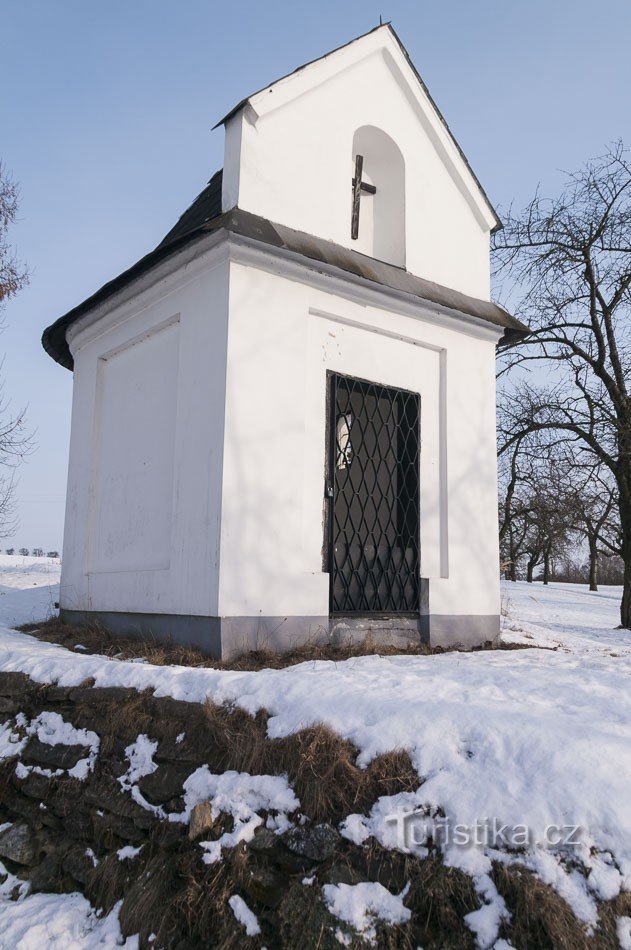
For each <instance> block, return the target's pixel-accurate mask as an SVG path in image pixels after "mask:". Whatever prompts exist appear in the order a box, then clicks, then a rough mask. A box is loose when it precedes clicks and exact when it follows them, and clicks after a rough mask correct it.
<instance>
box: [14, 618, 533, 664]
mask: <svg viewBox="0 0 631 950" xmlns="http://www.w3.org/2000/svg"><path fill="white" fill-rule="evenodd" d="M19 629H20V630H21V631H22V632H23V633H29V634H31V635H32V636H34V637H37V638H38V639H40V640H45V641H47V642H49V643H59V644H61V645H62V646H64V647H66V648H67V649H69V650H75V649H76V647H77V646H79V647H80V648H85V649H79V650H77V652H78V653H83V654H85V653H98V654H100V655H101V656H107V657H110V658H111V659H119V660H132V659H145V660H147V661H148V662H149V663H152V664H154V665H155V666H193V667H208V668H211V669H223V670H240V671H254V670H262V669H272V670H280V669H285V668H286V667H288V666H295V665H296V664H298V663H307V662H316V661H318V660H329V661H332V662H337V663H341V662H343V661H345V660H349V659H353V658H354V657H360V656H428V655H432V654H439V653H446V652H450V649H453V650H456V649H458V648H456V647H454V648H450V649H447V648H444V647H433V648H432V647H429V646H428V645H427V644H425V643H409V644H408V645H406V646H387V645H384V644H382V645H380V644H379V643H378V642H376V641H375V640H374V639H373V638H371V637H370V636H369V637H367V638H366V639H365V640H364V641H363V642H359V641H358V642H356V643H350V644H345V645H341V646H334V645H333V644H327V643H324V644H323V643H318V642H317V641H316V640H314V641H313V642H310V643H306V644H304V645H303V646H300V647H295V648H294V649H293V650H289V651H288V652H286V653H274V652H273V651H271V650H250V651H245V652H244V653H242V654H241V655H239V656H236V657H234V658H233V659H231V660H227V661H221V660H213V659H212V658H211V657H209V656H207V655H206V654H205V653H203V652H202V651H201V650H199V649H197V648H196V647H187V646H181V645H179V644H177V643H173V642H169V641H163V640H157V639H155V638H152V637H138V638H135V637H123V636H119V635H117V634H113V633H110V632H109V631H108V630H106V629H105V628H103V627H101V626H99V625H98V624H81V625H75V624H69V623H65V622H64V621H63V620H61V619H59V618H53V619H52V620H48V621H46V622H45V623H39V624H38V623H30V624H24V625H23V626H21V627H19ZM476 649H480V650H482V649H484V650H486V649H511V650H512V649H514V650H517V649H525V647H523V646H522V645H518V644H503V643H501V642H499V643H495V644H492V643H490V642H489V643H487V644H485V645H484V646H483V647H478V648H476Z"/></svg>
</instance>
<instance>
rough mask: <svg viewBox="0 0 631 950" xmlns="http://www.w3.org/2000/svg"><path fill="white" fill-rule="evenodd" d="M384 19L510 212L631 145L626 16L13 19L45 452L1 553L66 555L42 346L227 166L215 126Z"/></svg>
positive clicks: (277, 11)
mask: <svg viewBox="0 0 631 950" xmlns="http://www.w3.org/2000/svg"><path fill="white" fill-rule="evenodd" d="M380 14H381V15H382V16H383V18H384V20H387V19H390V20H392V22H393V24H394V26H395V28H396V29H397V31H398V33H399V35H400V36H401V38H402V40H403V42H404V43H405V45H406V46H407V48H408V50H409V52H410V54H411V56H412V59H413V60H414V62H415V64H416V66H417V68H418V69H419V71H420V73H421V75H422V76H423V78H424V79H425V81H426V83H427V85H428V86H429V88H430V91H431V92H432V94H433V96H434V98H435V99H436V101H437V102H438V105H439V106H440V108H441V110H442V111H443V114H444V115H445V117H446V119H447V121H448V122H449V124H450V126H451V128H452V130H453V132H454V134H455V135H456V137H457V139H458V141H459V142H460V145H461V146H462V148H463V149H464V151H465V152H466V154H467V156H468V158H469V160H470V162H471V164H472V165H473V167H474V169H475V171H476V173H477V174H478V176H479V178H480V179H481V181H482V183H483V185H484V186H485V188H486V190H487V192H488V194H489V196H490V197H491V200H492V201H493V202H494V203H495V204H496V206H498V207H499V209H500V211H501V209H502V207H506V206H507V205H509V204H510V203H511V202H515V203H516V204H517V205H523V204H524V203H525V202H526V201H527V200H528V198H529V197H530V196H531V195H532V193H533V191H534V189H535V188H536V186H537V185H538V184H539V183H541V186H542V190H543V191H544V192H551V191H554V190H555V189H556V188H558V186H559V184H560V179H561V172H560V170H561V169H567V170H571V169H574V168H576V167H578V166H579V165H580V164H581V163H582V162H583V161H584V160H585V159H586V158H589V157H591V156H593V155H596V154H599V153H600V152H601V151H602V149H603V147H604V146H605V145H606V144H607V143H608V142H611V141H612V140H614V139H618V138H622V139H624V140H625V141H626V142H627V144H631V129H630V128H629V125H630V123H631V118H630V109H629V90H631V56H629V50H628V43H629V36H631V4H630V3H629V0H600V2H599V3H597V4H596V3H594V2H593V0H441V2H437V0H434V2H428V0H415V2H404V0H391V2H387V0H377V2H373V0H363V2H361V3H360V2H355V0H346V2H340V0H337V2H331V0H320V2H318V3H317V4H314V3H309V4H306V3H299V2H293V3H289V2H286V0H280V2H279V0H277V2H276V3H261V2H258V3H254V2H240V0H233V2H232V3H230V4H224V3H222V4H219V3H211V2H208V0H206V2H204V0H179V2H175V0H171V2H165V0H107V3H98V4H97V3H96V2H90V0H56V2H55V3H51V2H50V0H20V3H19V4H18V3H6V4H3V12H2V24H3V38H2V57H1V64H0V70H1V72H2V74H3V75H2V77H1V80H2V82H1V86H0V88H2V90H3V102H2V134H1V137H0V158H1V159H2V160H3V161H4V163H5V164H6V165H7V166H8V168H9V169H10V170H11V171H12V173H13V175H14V177H15V178H16V179H17V180H18V181H19V182H20V185H21V190H22V205H21V212H20V221H19V223H18V226H17V227H16V228H15V229H14V231H13V238H14V240H15V242H16V243H17V245H18V250H19V253H20V255H21V256H22V257H23V258H24V259H25V260H26V261H27V262H28V264H29V266H30V268H31V271H32V279H31V284H30V286H29V287H28V288H27V289H26V290H25V291H24V292H23V293H22V294H21V295H20V296H19V297H18V298H16V299H15V300H14V301H12V302H11V303H10V304H9V306H8V308H7V313H6V324H7V326H6V329H5V330H4V333H3V335H2V336H1V337H0V351H1V352H4V353H5V363H4V376H5V385H6V392H7V395H8V396H10V398H11V399H12V401H13V403H14V405H15V406H21V405H24V404H27V405H28V418H29V423H30V425H31V427H32V428H33V429H35V430H36V436H35V440H36V444H37V450H36V451H35V453H34V454H33V455H32V456H31V458H30V459H29V461H28V463H27V464H26V465H25V466H23V467H22V469H21V470H20V485H19V489H18V497H17V500H18V514H19V518H20V527H19V529H18V531H17V534H16V536H15V538H13V539H7V540H5V541H2V542H1V544H2V547H3V548H4V547H6V546H8V545H9V544H15V545H16V546H22V545H25V546H27V547H29V548H30V547H33V546H41V547H44V548H46V549H51V548H60V547H61V542H62V534H63V512H64V494H65V486H66V467H67V453H68V440H69V432H70V407H71V390H72V377H71V374H70V373H69V372H68V371H67V370H64V369H62V368H61V367H60V366H58V365H57V364H56V363H54V362H53V361H52V360H51V359H50V358H49V357H47V356H46V355H45V353H44V351H43V350H42V349H41V346H40V335H41V332H42V330H43V328H44V327H45V326H46V325H47V324H48V323H50V322H52V321H53V320H54V319H55V318H56V317H58V316H60V315H61V314H63V313H65V312H66V311H67V310H68V309H70V308H71V307H72V306H74V305H75V304H77V303H79V302H80V301H81V300H82V299H84V298H85V297H86V296H88V295H89V294H90V293H92V292H93V291H94V290H96V289H97V288H98V287H99V286H100V285H101V284H103V283H104V282H105V281H106V280H108V279H109V278H111V277H113V276H115V275H116V274H117V273H119V272H120V271H121V270H123V269H125V268H126V267H128V266H129V265H130V264H132V263H133V262H134V261H135V260H137V259H138V258H139V257H141V256H142V255H143V254H144V253H146V252H147V251H148V250H150V249H151V248H152V247H154V246H155V244H156V243H157V242H158V241H159V240H160V238H161V237H162V236H163V235H164V233H165V232H166V231H167V230H168V229H169V228H170V227H171V225H172V224H173V223H174V221H175V220H176V219H177V217H178V216H179V214H180V213H181V212H182V211H183V210H184V208H185V207H186V206H187V204H188V203H189V202H190V201H191V200H192V198H193V197H194V196H195V195H196V194H197V192H198V191H199V190H200V189H201V188H202V186H203V185H204V184H205V182H206V181H207V179H208V178H209V177H210V175H211V173H212V172H213V171H215V170H216V169H217V168H219V167H220V166H221V163H222V152H223V132H222V130H221V129H218V130H217V131H215V132H211V126H212V125H213V124H214V122H215V121H216V120H217V119H218V118H220V117H221V116H222V115H223V114H224V113H225V112H226V111H227V110H228V109H229V108H230V107H231V106H232V105H234V104H235V103H236V102H237V101H238V100H239V99H241V98H242V97H243V96H245V95H247V94H248V93H250V92H252V91H254V90H256V89H258V88H259V87H260V86H263V85H265V84H266V83H268V82H270V81H271V80H273V79H275V78H277V77H278V76H280V75H282V74H284V73H286V72H287V71H289V70H290V69H292V68H294V67H295V66H298V65H300V64H301V63H304V62H306V61H307V60H310V59H313V58H314V57H317V56H319V55H321V54H323V53H325V52H327V51H328V50H330V49H332V48H334V47H336V46H339V45H340V44H341V43H344V42H346V41H347V40H349V39H351V38H352V37H353V36H355V35H358V34H359V33H363V32H365V31H366V30H368V29H371V28H372V27H373V26H375V25H376V24H377V23H378V22H379V15H380Z"/></svg>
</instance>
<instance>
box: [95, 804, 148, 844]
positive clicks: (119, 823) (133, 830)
mask: <svg viewBox="0 0 631 950" xmlns="http://www.w3.org/2000/svg"><path fill="white" fill-rule="evenodd" d="M89 838H90V840H91V841H93V840H96V841H97V842H98V844H99V845H100V846H101V847H103V848H104V849H105V850H112V849H113V848H118V847H120V843H121V842H124V843H125V844H133V845H140V844H144V842H145V841H146V834H145V832H144V831H143V830H142V829H140V828H138V827H137V826H136V825H135V824H134V822H133V821H132V820H131V819H130V818H123V817H121V816H120V815H114V814H112V813H111V812H101V814H94V815H92V827H91V834H90V835H89Z"/></svg>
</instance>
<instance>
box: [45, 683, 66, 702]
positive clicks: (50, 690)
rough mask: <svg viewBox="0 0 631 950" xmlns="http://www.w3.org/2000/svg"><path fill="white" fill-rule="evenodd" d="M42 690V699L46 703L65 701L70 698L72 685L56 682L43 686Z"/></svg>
mask: <svg viewBox="0 0 631 950" xmlns="http://www.w3.org/2000/svg"><path fill="white" fill-rule="evenodd" d="M42 692H43V699H44V701H45V702H47V703H67V702H68V700H69V699H70V694H71V692H72V687H70V686H57V684H56V683H51V684H50V685H49V686H44V687H43V691H42Z"/></svg>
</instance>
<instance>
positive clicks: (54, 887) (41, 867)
mask: <svg viewBox="0 0 631 950" xmlns="http://www.w3.org/2000/svg"><path fill="white" fill-rule="evenodd" d="M61 878H62V874H61V862H60V860H59V858H58V857H57V856H56V855H54V854H51V855H46V857H45V858H43V860H42V861H40V863H39V864H38V865H37V867H35V868H33V870H32V871H31V872H30V874H29V881H30V882H31V891H32V892H33V893H34V894H37V893H38V891H39V892H41V891H59V889H60V884H61Z"/></svg>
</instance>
